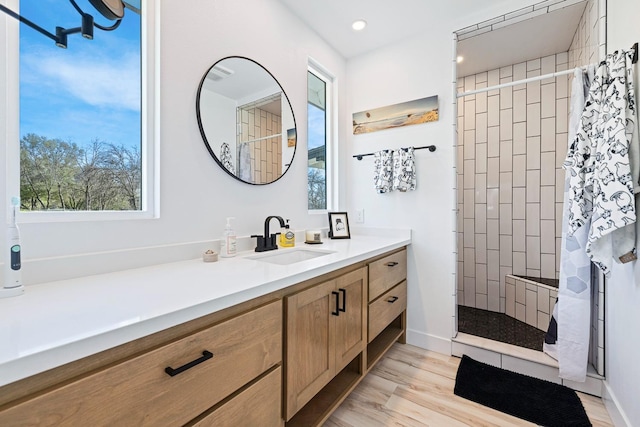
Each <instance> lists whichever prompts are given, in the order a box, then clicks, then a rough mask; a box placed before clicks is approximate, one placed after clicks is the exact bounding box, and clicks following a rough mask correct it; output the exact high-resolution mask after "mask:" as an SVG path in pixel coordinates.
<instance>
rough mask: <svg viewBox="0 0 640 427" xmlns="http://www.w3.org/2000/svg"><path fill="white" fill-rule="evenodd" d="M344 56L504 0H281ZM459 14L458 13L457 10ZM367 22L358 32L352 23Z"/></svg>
mask: <svg viewBox="0 0 640 427" xmlns="http://www.w3.org/2000/svg"><path fill="white" fill-rule="evenodd" d="M280 1H281V2H282V3H284V5H285V6H286V7H287V8H288V9H289V10H291V11H292V12H293V13H294V14H295V15H297V16H298V17H299V18H300V19H301V20H302V21H303V22H305V23H306V24H307V25H308V26H309V27H311V28H312V29H313V30H314V31H315V32H316V33H318V34H319V35H320V36H321V37H322V38H323V39H324V40H325V41H326V42H327V43H329V44H330V45H331V46H333V48H334V49H336V50H337V51H338V52H340V53H341V54H342V56H344V57H345V58H352V57H354V56H358V55H361V54H363V53H366V52H369V51H371V50H374V49H377V48H380V47H382V46H386V45H389V44H393V43H395V42H399V41H400V40H405V39H407V38H409V37H411V36H415V35H416V34H420V33H422V32H424V31H425V29H426V28H428V26H430V25H433V23H436V22H441V21H442V20H443V19H450V18H451V17H455V16H456V13H457V12H459V11H460V10H464V11H465V12H467V11H477V10H479V9H481V8H482V7H483V5H482V4H480V3H491V4H495V3H501V2H504V1H505V0H438V1H436V0H393V1H391V0H280ZM458 15H459V13H458ZM357 19H364V20H365V21H367V23H368V25H367V28H366V29H365V30H363V31H360V32H356V31H354V30H352V29H351V24H352V23H353V21H355V20H357Z"/></svg>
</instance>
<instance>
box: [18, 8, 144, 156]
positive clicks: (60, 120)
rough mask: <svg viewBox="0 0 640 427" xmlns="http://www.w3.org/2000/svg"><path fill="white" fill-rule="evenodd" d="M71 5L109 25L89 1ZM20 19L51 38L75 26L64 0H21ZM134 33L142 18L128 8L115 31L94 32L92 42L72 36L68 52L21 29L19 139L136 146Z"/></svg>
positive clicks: (137, 84)
mask: <svg viewBox="0 0 640 427" xmlns="http://www.w3.org/2000/svg"><path fill="white" fill-rule="evenodd" d="M76 2H77V4H78V6H79V7H80V8H81V9H82V10H83V11H84V12H85V13H88V14H90V15H93V17H94V19H95V21H96V22H97V23H98V24H100V25H103V26H110V25H111V24H112V23H113V21H109V20H108V19H106V18H104V17H102V15H100V13H99V12H98V11H96V10H95V9H94V8H93V7H92V6H91V4H90V3H89V2H88V0H76ZM20 14H21V15H22V16H24V17H25V18H27V19H29V20H31V21H33V22H35V23H36V24H38V25H39V26H41V27H43V28H44V29H46V30H47V31H49V32H51V33H55V27H56V26H61V27H64V28H74V27H79V26H80V21H81V18H80V15H79V14H78V13H77V12H76V10H75V9H74V8H73V6H72V5H71V3H69V2H68V1H66V0H65V1H61V0H21V1H20ZM139 34H140V17H139V15H137V14H136V13H134V12H132V11H131V10H129V9H126V10H125V16H124V19H123V20H122V23H121V25H120V27H118V28H117V29H116V30H114V31H110V32H106V31H102V30H99V29H98V28H94V34H93V40H87V39H85V38H83V37H82V35H80V34H79V33H78V34H70V35H69V36H68V40H67V44H68V48H67V49H62V48H59V47H57V46H56V45H55V43H54V42H53V40H51V39H50V38H48V37H46V36H44V35H42V34H40V33H39V32H37V31H36V30H34V29H32V28H30V27H28V26H27V25H25V24H20V137H22V136H24V135H25V134H27V133H35V134H37V135H41V136H45V137H47V138H51V139H56V138H57V139H62V140H64V141H69V142H74V143H76V144H78V145H81V146H83V145H87V144H89V143H91V142H92V141H93V140H95V139H98V140H100V141H104V142H108V143H112V144H116V145H125V146H128V147H139V146H140V44H139V41H138V40H139V37H140V36H139Z"/></svg>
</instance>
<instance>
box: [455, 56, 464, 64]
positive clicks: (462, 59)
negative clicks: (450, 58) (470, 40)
mask: <svg viewBox="0 0 640 427" xmlns="http://www.w3.org/2000/svg"><path fill="white" fill-rule="evenodd" d="M462 61H464V57H462V56H458V57H457V58H456V62H457V63H458V64H459V63H461V62H462Z"/></svg>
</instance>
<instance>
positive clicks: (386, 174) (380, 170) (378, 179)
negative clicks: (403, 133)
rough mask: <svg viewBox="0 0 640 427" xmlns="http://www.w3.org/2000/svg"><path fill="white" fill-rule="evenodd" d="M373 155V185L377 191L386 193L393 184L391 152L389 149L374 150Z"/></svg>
mask: <svg viewBox="0 0 640 427" xmlns="http://www.w3.org/2000/svg"><path fill="white" fill-rule="evenodd" d="M373 156H374V159H375V160H374V168H375V169H374V178H373V181H374V187H375V189H376V190H377V191H378V193H388V192H389V191H391V190H392V186H393V153H392V152H391V151H389V150H382V151H376V152H375V153H373Z"/></svg>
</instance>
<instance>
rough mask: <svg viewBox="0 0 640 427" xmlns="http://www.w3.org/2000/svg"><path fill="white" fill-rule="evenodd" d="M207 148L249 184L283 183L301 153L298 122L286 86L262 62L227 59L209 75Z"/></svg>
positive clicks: (204, 114)
mask: <svg viewBox="0 0 640 427" xmlns="http://www.w3.org/2000/svg"><path fill="white" fill-rule="evenodd" d="M196 113H197V116H198V126H199V127H200V133H201V134H202V139H203V140H204V144H205V146H206V147H207V150H209V153H210V154H211V156H212V157H213V158H214V159H215V161H216V162H217V163H218V164H219V165H220V167H222V169H224V170H225V172H227V173H228V174H229V175H231V176H233V177H234V178H236V179H239V180H240V181H243V182H246V183H248V184H255V185H263V184H269V183H272V182H274V181H276V180H278V179H279V178H280V177H281V176H282V175H284V174H285V172H286V171H287V170H288V169H289V166H290V165H291V162H292V161H293V156H294V154H295V151H296V122H295V118H294V116H293V110H292V109H291V103H290V102H289V98H287V95H286V94H285V93H284V90H283V89H282V86H280V83H278V81H277V80H276V79H275V78H274V77H273V76H272V75H271V73H269V71H267V70H266V69H265V68H264V67H263V66H261V65H260V64H258V63H257V62H255V61H253V60H251V59H248V58H243V57H239V56H230V57H228V58H223V59H221V60H220V61H218V62H216V63H215V64H213V66H212V67H211V68H209V70H207V72H206V73H205V75H204V76H203V77H202V80H201V81H200V86H199V87H198V96H197V98H196Z"/></svg>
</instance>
